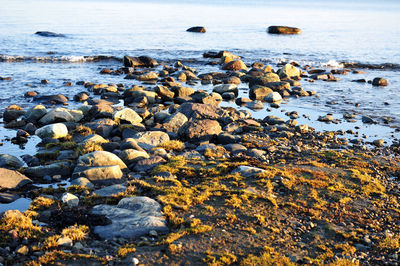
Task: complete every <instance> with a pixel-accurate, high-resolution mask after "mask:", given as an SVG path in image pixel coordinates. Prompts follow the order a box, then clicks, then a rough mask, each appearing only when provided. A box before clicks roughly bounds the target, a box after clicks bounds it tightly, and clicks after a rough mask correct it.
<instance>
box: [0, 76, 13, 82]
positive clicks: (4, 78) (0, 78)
mask: <svg viewBox="0 0 400 266" xmlns="http://www.w3.org/2000/svg"><path fill="white" fill-rule="evenodd" d="M0 80H7V81H11V80H12V78H11V77H0Z"/></svg>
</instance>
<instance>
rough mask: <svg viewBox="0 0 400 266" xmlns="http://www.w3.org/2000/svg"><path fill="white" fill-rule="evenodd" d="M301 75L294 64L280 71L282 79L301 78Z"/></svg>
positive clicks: (285, 66)
mask: <svg viewBox="0 0 400 266" xmlns="http://www.w3.org/2000/svg"><path fill="white" fill-rule="evenodd" d="M300 74H301V72H300V70H299V69H298V68H297V67H295V66H293V65H292V64H286V65H284V66H283V67H282V68H281V69H279V70H278V75H279V77H280V78H283V77H285V76H286V77H289V78H292V77H299V76H300Z"/></svg>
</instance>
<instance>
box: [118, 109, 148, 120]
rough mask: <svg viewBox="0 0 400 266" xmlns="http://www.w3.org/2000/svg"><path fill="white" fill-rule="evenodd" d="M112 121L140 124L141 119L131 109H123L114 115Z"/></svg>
mask: <svg viewBox="0 0 400 266" xmlns="http://www.w3.org/2000/svg"><path fill="white" fill-rule="evenodd" d="M114 120H115V122H117V123H121V122H122V123H123V122H128V123H131V124H135V123H140V122H142V121H143V119H142V118H141V117H140V116H139V115H138V113H136V112H135V111H134V110H132V109H131V108H124V109H122V110H120V111H118V112H116V113H115V114H114Z"/></svg>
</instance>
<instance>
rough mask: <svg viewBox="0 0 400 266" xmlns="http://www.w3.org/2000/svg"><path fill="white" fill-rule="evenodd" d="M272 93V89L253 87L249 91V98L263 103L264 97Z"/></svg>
mask: <svg viewBox="0 0 400 266" xmlns="http://www.w3.org/2000/svg"><path fill="white" fill-rule="evenodd" d="M271 92H272V89H270V88H268V87H263V86H258V85H257V86H253V87H251V88H250V90H249V97H250V99H252V100H260V101H264V99H265V97H266V96H267V95H268V94H270V93H271Z"/></svg>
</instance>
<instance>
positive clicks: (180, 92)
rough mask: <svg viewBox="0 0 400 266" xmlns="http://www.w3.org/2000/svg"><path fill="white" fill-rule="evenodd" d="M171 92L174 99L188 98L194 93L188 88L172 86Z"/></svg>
mask: <svg viewBox="0 0 400 266" xmlns="http://www.w3.org/2000/svg"><path fill="white" fill-rule="evenodd" d="M171 90H172V91H173V92H174V95H175V97H185V96H190V95H192V94H193V93H194V89H193V88H190V87H181V86H174V87H172V88H171Z"/></svg>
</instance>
